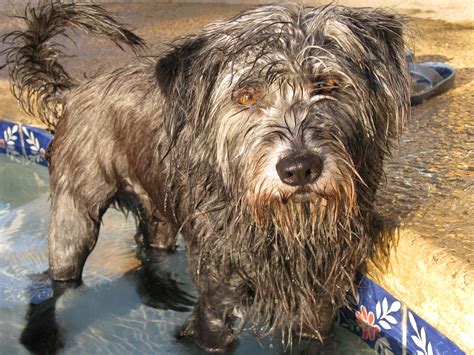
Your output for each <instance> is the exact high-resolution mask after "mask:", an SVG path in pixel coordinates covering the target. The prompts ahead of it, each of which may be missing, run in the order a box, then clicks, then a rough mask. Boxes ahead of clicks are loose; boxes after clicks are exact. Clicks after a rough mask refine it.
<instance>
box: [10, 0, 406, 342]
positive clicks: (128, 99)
mask: <svg viewBox="0 0 474 355" xmlns="http://www.w3.org/2000/svg"><path fill="white" fill-rule="evenodd" d="M25 21H26V24H27V29H26V30H24V31H19V32H15V33H14V35H13V37H7V39H8V38H12V39H13V47H11V49H9V50H7V53H6V54H7V62H8V63H7V64H8V65H9V68H10V72H11V74H12V78H13V89H14V90H13V92H14V94H15V95H16V96H17V97H18V99H19V100H20V101H21V102H22V103H24V106H25V107H27V108H30V107H32V106H34V107H36V109H35V110H37V111H38V112H39V113H40V117H42V118H43V119H44V120H45V121H46V122H47V123H50V124H54V126H55V130H56V135H55V138H54V140H53V142H52V145H51V147H50V175H51V200H52V215H51V222H50V231H49V262H50V270H49V271H50V274H51V276H52V277H53V278H54V279H56V280H70V279H80V277H81V273H82V269H83V266H84V263H85V261H86V258H87V256H88V254H89V253H90V251H92V249H93V248H94V245H95V243H96V241H97V237H98V234H99V227H100V221H101V218H102V215H103V214H104V212H105V211H106V210H107V208H108V207H109V206H110V205H111V204H112V203H117V204H119V205H120V206H122V207H123V208H126V209H131V210H132V211H133V212H134V213H135V214H137V215H138V217H139V220H140V225H139V230H140V231H141V232H142V234H143V235H144V238H145V241H146V242H148V243H150V244H151V245H153V246H157V247H161V248H165V249H169V250H172V249H173V248H174V246H175V238H176V235H177V234H179V233H182V234H183V235H184V237H185V240H186V244H187V253H188V258H189V264H190V270H191V273H192V276H193V279H194V283H195V285H196V287H197V290H198V293H199V301H198V304H197V305H196V307H195V310H194V312H193V314H192V316H191V317H190V318H189V319H188V321H187V322H186V324H185V325H184V327H183V328H182V330H181V333H180V335H181V336H186V337H188V336H189V337H193V338H194V339H195V341H196V342H197V343H198V344H199V345H200V346H202V347H203V348H205V349H207V350H214V351H220V350H224V349H226V348H227V347H228V346H229V345H230V344H231V343H232V342H233V340H234V339H235V337H236V336H238V333H239V329H233V321H234V320H235V319H236V317H239V318H242V319H243V321H242V324H243V325H254V330H255V331H256V332H257V333H258V334H273V333H274V332H275V331H277V330H279V331H281V332H282V333H283V335H284V339H286V340H288V341H290V342H291V334H292V333H296V334H297V335H299V336H309V337H313V338H317V339H320V340H323V339H324V338H325V337H326V336H327V335H328V334H329V333H330V330H331V324H332V318H333V316H334V313H335V310H336V309H337V308H338V307H340V306H341V305H343V304H344V302H345V301H344V300H345V294H346V292H347V291H348V290H349V289H351V287H352V285H353V278H354V274H355V271H356V269H357V268H358V267H360V266H361V264H362V263H363V262H364V260H366V259H367V258H368V257H370V256H371V255H372V254H373V253H374V251H375V247H376V243H377V239H378V237H379V236H378V232H377V230H376V228H374V218H375V213H374V211H373V202H374V198H375V193H376V190H377V187H378V185H379V180H380V178H381V176H382V173H383V171H382V165H383V159H384V156H385V155H386V154H387V153H389V148H390V139H391V138H393V137H397V135H398V134H399V132H400V128H401V125H402V123H403V121H404V120H405V119H406V117H407V115H408V112H409V95H408V79H407V72H406V70H405V67H406V63H405V55H404V42H403V38H402V27H403V23H402V21H401V20H400V19H399V18H398V17H395V16H393V15H391V14H388V13H386V12H384V11H382V10H372V9H352V8H347V7H343V6H333V5H330V6H323V7H317V8H313V7H299V6H296V5H285V6H278V5H275V6H264V7H257V8H255V9H252V10H248V11H245V12H243V13H241V14H240V15H238V16H236V17H234V18H232V19H230V20H227V21H222V22H217V23H214V24H211V25H209V26H208V27H206V28H204V29H203V30H202V31H200V32H198V33H196V34H192V35H188V36H186V37H183V38H180V39H178V40H177V41H176V42H175V43H174V44H173V46H171V47H170V48H169V50H168V51H167V52H165V53H163V54H162V55H161V56H159V57H156V58H145V59H143V58H141V59H139V60H137V62H136V63H134V64H132V65H129V66H125V67H123V68H120V69H117V70H115V71H112V72H110V73H107V74H103V75H99V76H97V77H95V78H93V79H88V80H84V81H82V82H75V81H72V80H71V79H70V78H69V76H68V75H67V74H66V73H65V72H64V70H63V69H62V67H61V66H60V64H59V63H58V61H57V60H58V59H59V58H58V57H59V54H60V53H59V52H58V51H57V49H56V47H55V46H54V44H53V43H51V42H50V39H51V38H52V37H53V36H54V35H56V34H63V33H64V29H65V28H66V27H71V26H72V27H77V28H80V29H84V30H86V31H89V32H91V33H93V34H99V35H104V36H107V37H109V38H112V39H113V40H114V41H115V42H117V43H120V44H124V45H127V46H130V47H132V48H134V49H140V47H142V46H143V42H142V41H141V40H140V39H139V38H138V37H136V36H135V35H133V34H132V33H131V32H129V31H128V30H126V29H125V28H123V27H122V26H121V25H119V24H117V23H116V22H115V21H114V20H112V19H111V18H110V17H109V15H107V14H106V13H105V12H104V10H103V9H102V8H100V7H98V6H95V5H65V4H59V3H55V2H53V3H49V2H48V3H46V4H45V3H43V4H40V6H39V7H38V8H37V9H29V10H28V11H27V13H26V16H25ZM58 103H61V104H62V105H64V107H63V109H62V112H60V111H59V110H57V109H56V107H57V105H58ZM51 117H53V118H51ZM307 156H311V157H313V158H312V159H313V160H315V161H317V162H318V164H316V167H314V166H313V168H314V169H313V168H311V169H312V170H311V171H310V172H311V179H309V180H305V183H297V184H296V186H295V184H294V183H288V182H285V181H284V179H283V177H282V175H281V171H280V170H278V171H277V168H276V166H277V164H279V162H281V161H282V160H283V159H286V158H288V159H290V160H291V161H293V162H294V161H296V160H297V159H300V158H301V157H307ZM301 159H303V158H301ZM301 159H300V160H299V161H301ZM306 161H307V159H306V160H305V162H306Z"/></svg>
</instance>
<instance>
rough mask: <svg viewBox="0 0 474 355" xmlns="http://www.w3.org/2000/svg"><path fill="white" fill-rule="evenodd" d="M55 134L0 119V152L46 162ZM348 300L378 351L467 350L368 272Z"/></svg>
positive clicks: (344, 315)
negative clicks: (400, 300)
mask: <svg viewBox="0 0 474 355" xmlns="http://www.w3.org/2000/svg"><path fill="white" fill-rule="evenodd" d="M52 138H53V136H52V135H51V134H49V133H47V132H45V131H44V130H42V129H39V128H36V127H32V126H30V125H22V124H19V123H14V122H9V121H0V153H6V154H9V155H15V156H22V155H23V156H25V157H26V158H27V159H28V160H30V161H33V162H35V163H38V164H41V165H47V162H46V159H45V154H46V152H47V150H48V145H49V143H50V142H51V140H52ZM32 292H33V293H34V294H35V295H36V297H37V298H38V299H42V298H43V297H46V296H47V295H48V292H49V291H48V290H47V288H45V289H41V290H32ZM45 295H46V296H45ZM348 300H349V303H350V305H351V307H348V308H344V309H342V310H341V311H340V312H339V314H338V317H337V323H338V324H339V325H340V326H342V327H344V328H346V329H348V330H350V331H351V332H353V333H355V334H356V335H358V336H359V337H360V338H361V339H362V340H364V341H365V342H366V343H367V344H368V345H369V346H370V347H372V348H373V349H374V350H375V351H376V353H377V354H402V353H403V350H404V349H405V350H406V353H407V354H417V355H435V354H440V355H448V354H456V355H457V354H464V352H463V351H462V350H461V349H459V348H458V347H457V346H456V345H455V344H454V343H453V342H451V340H449V339H448V338H446V337H445V336H443V335H441V334H440V333H439V332H438V331H437V330H436V329H434V328H433V327H431V326H430V325H429V324H428V323H426V322H425V321H424V320H423V319H421V318H420V317H419V316H418V315H417V314H416V313H414V312H412V311H411V310H409V309H407V307H406V306H404V305H403V304H401V303H400V302H399V301H398V300H396V299H395V298H394V297H393V296H392V295H390V294H389V293H387V292H386V291H385V290H384V289H383V288H382V287H380V286H378V285H377V284H376V283H374V282H373V281H371V280H369V279H368V278H366V277H365V276H362V275H360V283H359V287H358V289H357V294H356V295H348ZM404 312H405V313H407V315H406V317H403V314H404ZM404 329H405V330H406V334H405V336H404V334H403V330H404Z"/></svg>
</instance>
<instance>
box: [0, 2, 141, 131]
mask: <svg viewBox="0 0 474 355" xmlns="http://www.w3.org/2000/svg"><path fill="white" fill-rule="evenodd" d="M19 18H20V19H21V20H22V21H23V23H24V24H25V25H26V26H25V27H26V28H25V29H24V30H20V31H14V32H11V33H8V34H6V35H4V36H3V42H4V43H6V44H7V45H8V46H9V47H8V48H7V49H5V50H4V51H2V52H1V53H0V54H3V55H4V56H5V64H4V65H2V66H0V69H1V68H3V67H8V70H9V73H10V76H11V90H12V93H13V95H14V96H15V97H16V98H17V99H18V101H19V103H20V104H21V106H22V108H23V110H24V111H25V112H27V113H28V114H31V115H36V116H38V117H39V118H40V119H41V121H42V122H43V123H45V124H46V125H47V126H48V127H49V128H50V129H52V130H54V127H55V125H56V123H57V120H58V119H59V118H60V115H61V111H62V105H63V103H62V102H61V100H60V99H59V97H60V96H61V94H62V93H63V92H64V91H68V90H70V89H71V88H73V87H74V85H75V83H74V80H73V79H72V78H71V77H70V76H69V75H68V73H67V72H66V71H65V70H64V68H63V67H62V65H61V64H60V63H58V59H59V58H60V57H61V56H62V55H63V53H62V51H61V49H60V46H59V45H58V44H55V43H53V42H51V39H52V38H53V37H55V36H57V35H63V36H65V37H67V34H65V31H66V29H68V28H72V29H81V30H84V31H86V32H87V33H90V34H93V35H98V36H105V37H107V38H109V39H111V40H112V41H113V42H114V43H115V44H116V45H117V46H119V47H120V48H121V49H123V47H122V46H128V47H130V48H131V49H132V50H133V51H134V52H136V53H137V52H138V51H140V50H142V49H144V48H145V47H146V46H145V42H144V41H143V40H142V39H141V38H140V37H138V36H136V35H135V34H134V33H133V32H131V31H130V30H128V29H127V28H125V27H124V26H123V25H121V24H120V23H118V22H117V21H116V20H114V19H113V18H112V17H111V16H110V15H109V14H108V13H107V12H106V11H105V10H104V9H103V8H102V7H100V6H98V5H90V4H89V5H85V4H84V5H76V4H61V3H59V2H56V1H52V0H49V1H48V0H45V1H40V3H39V4H38V6H37V7H31V6H27V8H26V10H25V13H24V16H19Z"/></svg>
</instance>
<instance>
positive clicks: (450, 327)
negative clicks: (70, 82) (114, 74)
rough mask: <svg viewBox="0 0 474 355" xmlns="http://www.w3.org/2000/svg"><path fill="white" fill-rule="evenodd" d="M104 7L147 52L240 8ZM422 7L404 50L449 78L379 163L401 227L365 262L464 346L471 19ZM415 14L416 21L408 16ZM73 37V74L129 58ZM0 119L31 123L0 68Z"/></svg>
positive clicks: (469, 345)
mask: <svg viewBox="0 0 474 355" xmlns="http://www.w3.org/2000/svg"><path fill="white" fill-rule="evenodd" d="M106 7H107V8H108V9H110V10H111V11H112V12H114V13H116V14H118V15H119V16H120V17H122V19H123V20H124V21H125V22H126V23H129V24H131V25H132V26H134V27H136V29H137V32H138V34H140V35H141V36H143V37H144V38H145V39H146V40H147V41H148V43H149V44H150V53H155V54H156V53H159V52H160V51H162V50H163V49H164V48H166V43H168V42H169V41H170V40H172V38H174V37H175V36H177V35H181V34H185V33H189V32H193V31H195V30H196V29H198V28H201V27H202V26H204V25H205V24H207V23H209V22H211V21H213V20H216V19H220V18H225V17H228V16H231V15H233V14H235V13H237V12H239V11H241V10H243V9H244V8H246V5H213V4H205V5H204V4H160V3H132V4H127V5H124V4H107V5H106ZM451 10H453V9H451ZM454 10H456V9H454ZM454 10H453V11H454ZM430 11H431V13H436V11H438V10H437V9H435V8H434V9H433V10H429V9H427V8H426V7H423V8H421V9H419V11H417V9H416V8H410V9H409V10H407V11H405V12H406V13H408V14H411V15H414V16H415V17H414V18H413V19H412V21H411V23H410V25H409V26H410V33H409V36H408V43H409V47H410V48H411V49H412V50H414V52H415V55H416V60H417V61H427V60H437V61H442V62H447V63H449V64H451V65H452V66H454V67H455V68H456V70H457V78H456V83H455V86H454V88H453V89H451V90H450V91H449V92H447V93H445V94H443V95H440V96H437V97H434V98H432V99H430V100H429V101H427V102H425V103H423V104H421V105H419V106H417V107H415V108H414V109H413V112H412V118H411V120H410V122H408V123H407V125H406V127H405V130H404V135H403V137H402V139H401V141H400V144H399V147H398V148H396V149H394V154H393V159H392V160H390V161H388V162H387V169H386V170H387V182H386V184H384V186H382V188H381V191H380V201H379V205H380V209H381V210H382V211H383V212H384V214H386V215H387V216H390V217H391V218H393V219H394V220H395V221H396V222H397V223H398V224H399V225H400V226H401V228H400V236H399V240H398V244H397V246H396V247H395V248H394V250H393V251H392V254H391V259H390V265H391V267H389V268H388V270H384V271H383V272H379V271H378V270H377V268H376V267H372V268H371V269H370V273H371V275H372V277H374V278H375V279H377V280H378V281H379V282H380V283H381V284H382V285H383V286H384V287H385V288H387V289H388V290H389V291H390V292H391V293H392V294H394V295H396V296H397V297H399V298H400V299H401V300H403V301H404V302H405V303H406V304H407V305H408V306H409V307H411V308H412V309H413V310H414V311H415V312H417V313H418V314H419V315H421V316H422V317H423V318H425V319H426V320H427V321H428V322H430V323H431V324H432V325H434V326H435V327H437V328H438V329H439V330H440V331H442V332H443V333H444V334H446V335H448V336H449V337H450V338H451V339H452V340H453V341H454V342H456V343H457V344H458V345H459V346H461V347H462V348H463V349H464V350H466V351H469V350H473V349H474V344H473V339H472V334H474V322H473V320H472V317H473V315H474V304H473V297H472V296H473V295H474V287H473V281H474V280H473V278H474V266H473V263H472V260H473V254H472V253H473V245H474V242H473V237H472V236H473V235H474V227H473V223H472V221H471V220H472V218H473V217H472V215H473V214H472V212H473V206H474V197H473V196H474V194H473V191H474V159H473V154H474V153H473V148H474V146H473V143H474V139H473V138H474V119H473V111H474V110H473V108H474V100H473V99H474V97H473V96H474V91H473V79H474V75H473V74H474V57H473V48H474V46H473V44H474V36H473V27H474V26H473V23H474V22H473V21H467V20H465V18H466V16H465V14H464V15H463V17H461V18H462V20H461V21H457V22H446V21H443V20H432V19H426V17H428V16H427V14H428V15H429V14H430ZM459 12H460V11H458V13H459ZM419 14H423V17H424V18H423V19H422V18H417V17H416V16H417V15H419ZM433 17H436V16H433ZM454 18H455V17H454ZM14 27H15V22H14V21H12V20H7V19H6V18H5V17H0V31H1V32H3V31H7V30H9V29H13V28H14ZM76 44H77V45H76V47H74V46H71V45H70V44H69V45H68V48H71V51H69V50H68V54H73V55H77V57H76V58H68V59H67V60H66V66H67V68H68V69H69V70H70V71H71V72H72V73H74V75H75V76H76V77H77V76H78V75H86V76H87V75H93V74H94V73H96V72H97V71H101V70H108V69H109V68H111V67H115V66H120V65H121V64H123V63H125V62H128V61H131V60H133V57H132V56H131V55H130V54H124V53H123V52H121V51H119V50H117V49H115V48H113V47H112V46H111V45H109V43H108V42H105V41H102V40H98V41H96V40H91V39H90V38H89V37H84V36H80V37H78V38H77V41H76ZM0 118H6V119H12V120H18V121H23V122H25V121H32V119H31V118H28V117H26V116H24V115H22V114H20V113H19V111H18V109H17V106H16V104H15V102H14V100H13V99H12V97H11V96H10V94H9V93H8V83H7V80H6V73H5V71H0ZM33 121H34V119H33Z"/></svg>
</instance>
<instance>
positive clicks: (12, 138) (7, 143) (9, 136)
mask: <svg viewBox="0 0 474 355" xmlns="http://www.w3.org/2000/svg"><path fill="white" fill-rule="evenodd" d="M21 138H22V137H21V130H20V124H19V123H14V122H8V121H0V153H6V154H9V155H12V156H17V155H23V147H22V139H21Z"/></svg>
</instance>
